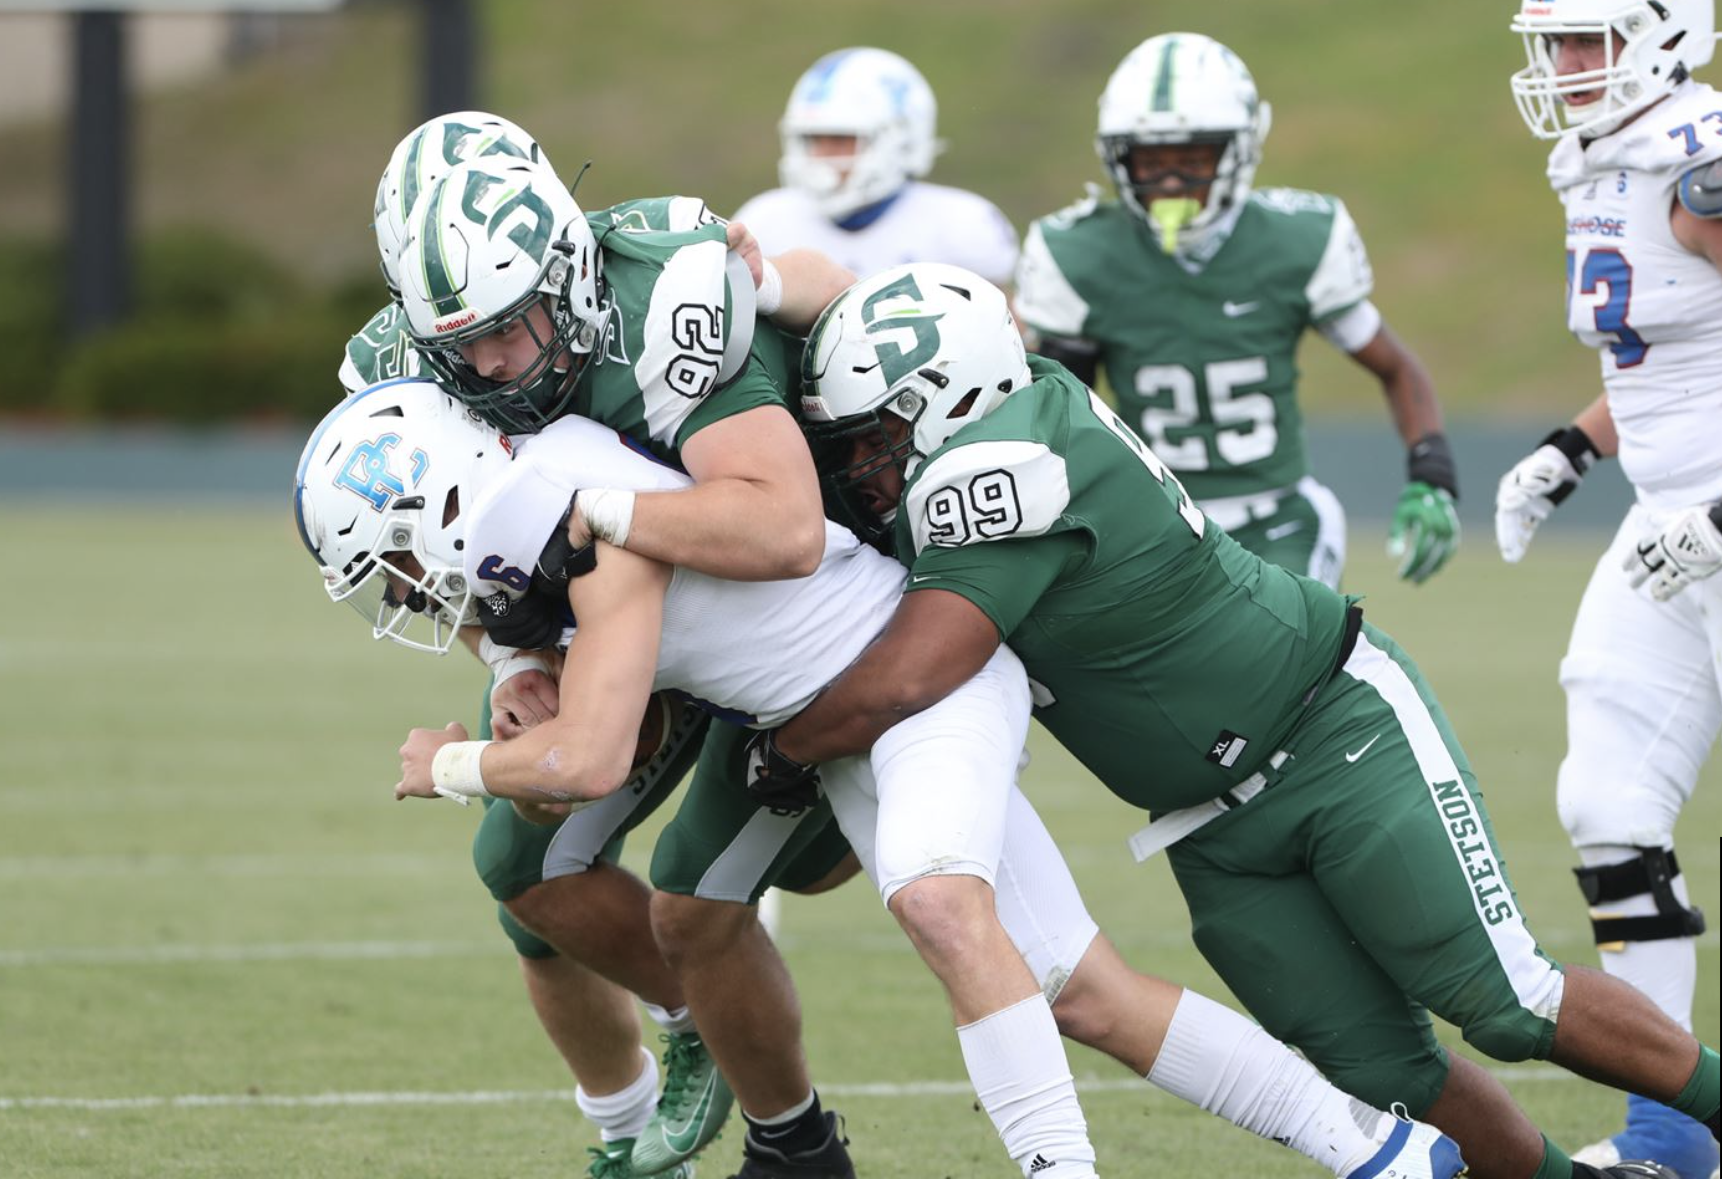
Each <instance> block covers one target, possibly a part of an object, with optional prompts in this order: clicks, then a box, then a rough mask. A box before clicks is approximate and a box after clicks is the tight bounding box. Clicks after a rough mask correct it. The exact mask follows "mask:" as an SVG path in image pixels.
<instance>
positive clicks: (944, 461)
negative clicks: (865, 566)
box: [903, 439, 1088, 636]
mask: <svg viewBox="0 0 1722 1180" xmlns="http://www.w3.org/2000/svg"><path fill="white" fill-rule="evenodd" d="M1069 506H1070V482H1069V478H1068V473H1067V471H1066V469H1065V462H1064V459H1063V457H1062V456H1060V455H1058V454H1057V453H1055V452H1054V451H1053V450H1052V449H1051V448H1049V447H1048V446H1047V445H1046V444H1044V443H1041V442H1036V441H1031V440H1028V439H982V440H979V441H976V442H972V443H967V444H964V445H961V446H958V447H954V448H952V449H950V450H948V451H944V452H942V453H940V454H937V455H935V456H934V457H933V459H932V461H931V462H929V463H928V464H927V465H926V466H925V467H923V468H922V469H921V470H920V471H918V472H916V473H915V478H914V480H913V481H912V483H911V485H910V487H909V489H908V494H907V496H906V497H905V498H904V502H903V511H904V513H905V514H906V524H907V529H908V533H909V536H908V538H907V539H908V540H909V542H910V544H911V545H912V547H913V551H914V553H915V560H914V564H913V565H912V566H911V569H910V575H909V581H908V584H907V585H906V586H905V587H904V590H905V592H912V591H915V590H924V589H929V588H937V589H942V590H950V591H952V592H953V593H956V594H961V595H962V596H963V597H964V598H967V599H968V600H969V601H971V602H973V603H974V604H975V605H976V606H978V607H980V609H981V610H983V611H985V612H986V614H987V616H988V617H989V618H991V619H992V620H993V623H994V625H995V626H997V627H998V628H999V634H1000V635H1001V636H1004V635H1008V634H1010V632H1011V631H1013V630H1015V628H1016V626H1017V624H1019V623H1020V622H1021V621H1022V620H1023V618H1024V617H1026V616H1027V614H1028V612H1029V611H1030V610H1031V609H1032V608H1033V607H1034V604H1035V603H1036V602H1037V601H1038V600H1039V599H1040V597H1041V595H1042V594H1043V593H1044V592H1045V590H1046V588H1047V587H1048V586H1049V585H1051V584H1052V582H1053V581H1054V580H1055V579H1056V578H1057V577H1058V576H1059V575H1060V574H1061V573H1063V572H1064V571H1065V570H1066V569H1068V568H1070V566H1071V563H1072V562H1073V561H1080V560H1081V559H1082V558H1083V556H1084V555H1085V554H1086V553H1087V552H1088V543H1087V538H1086V537H1085V536H1084V535H1083V534H1081V533H1080V532H1077V531H1073V530H1072V528H1071V527H1070V525H1071V522H1070V521H1069V519H1068V518H1067V517H1066V515H1065V510H1066V509H1067V508H1068V507H1069Z"/></svg>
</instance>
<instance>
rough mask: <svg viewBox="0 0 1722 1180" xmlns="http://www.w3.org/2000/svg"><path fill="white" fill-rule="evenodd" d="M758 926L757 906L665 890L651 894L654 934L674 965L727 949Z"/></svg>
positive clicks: (659, 948) (660, 950) (665, 956)
mask: <svg viewBox="0 0 1722 1180" xmlns="http://www.w3.org/2000/svg"><path fill="white" fill-rule="evenodd" d="M758 926H759V910H758V909H757V908H756V907H754V906H750V905H742V904H740V903H739V902H733V901H714V900H712V899H711V898H706V897H695V896H693V895H692V894H686V893H665V892H663V891H662V890H658V891H655V892H654V893H653V894H652V937H653V938H654V939H655V940H656V941H657V944H658V950H659V952H660V953H661V954H662V955H663V956H664V958H665V959H666V960H667V961H668V962H669V963H670V965H671V966H675V965H677V964H679V963H682V962H685V961H687V960H689V959H695V958H700V957H702V956H709V955H711V954H713V953H716V952H721V951H723V950H726V949H727V948H729V947H732V946H734V945H735V944H736V943H737V941H738V940H739V939H740V938H742V937H743V936H744V935H745V934H746V933H747V932H748V930H749V928H750V927H753V928H757V927H758Z"/></svg>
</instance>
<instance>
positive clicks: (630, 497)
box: [574, 488, 634, 549]
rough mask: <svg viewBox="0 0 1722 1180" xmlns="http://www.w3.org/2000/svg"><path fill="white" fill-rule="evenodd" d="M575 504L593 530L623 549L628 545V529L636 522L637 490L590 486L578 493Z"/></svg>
mask: <svg viewBox="0 0 1722 1180" xmlns="http://www.w3.org/2000/svg"><path fill="white" fill-rule="evenodd" d="M574 506H575V507H576V508H577V509H579V512H580V516H581V517H582V518H583V519H584V520H585V521H586V527H587V528H588V529H590V530H592V535H593V536H594V537H600V538H602V539H603V540H606V541H608V542H610V544H612V545H614V546H616V547H617V548H619V549H626V548H627V547H628V530H629V529H630V528H632V527H633V525H634V493H633V492H628V491H623V490H622V489H621V488H586V489H583V490H582V491H580V492H577V493H576V494H575V496H574Z"/></svg>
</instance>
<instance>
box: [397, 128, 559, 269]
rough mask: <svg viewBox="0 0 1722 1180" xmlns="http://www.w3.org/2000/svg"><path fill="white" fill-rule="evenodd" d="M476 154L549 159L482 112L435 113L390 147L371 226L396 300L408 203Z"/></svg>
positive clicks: (520, 133)
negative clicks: (392, 150) (397, 270)
mask: <svg viewBox="0 0 1722 1180" xmlns="http://www.w3.org/2000/svg"><path fill="white" fill-rule="evenodd" d="M481 156H512V157H514V158H515V159H519V160H530V161H531V162H533V163H535V164H547V163H548V162H549V161H547V160H546V159H545V158H544V152H543V149H541V148H540V147H539V146H538V141H537V140H535V139H533V138H532V137H531V136H530V135H528V134H526V132H524V131H522V130H521V129H520V128H519V127H517V126H516V125H515V124H513V123H510V122H509V121H508V120H507V119H504V118H503V117H502V116H500V115H492V114H488V113H486V112H484V111H456V112H455V113H454V114H452V115H438V116H437V117H436V118H434V119H431V120H429V121H427V122H424V123H421V124H419V125H418V126H417V127H415V128H414V129H413V130H412V131H410V132H408V134H407V137H406V138H405V139H403V140H401V142H400V143H398V144H397V145H395V150H394V154H393V155H391V156H390V157H389V166H388V167H387V168H385V169H383V178H382V179H381V180H380V181H378V182H377V202H376V207H375V208H374V209H373V210H372V217H371V224H372V226H373V228H375V230H376V231H377V252H378V253H379V254H380V255H382V264H383V282H385V283H387V284H388V286H389V294H390V295H393V296H394V297H395V298H396V299H399V298H400V296H401V282H400V277H399V276H398V275H397V274H396V272H395V260H396V258H397V256H398V254H399V252H400V248H401V239H402V238H404V237H406V234H407V215H408V214H409V213H411V212H412V208H413V202H414V201H416V200H418V198H419V194H420V193H422V192H424V191H425V190H426V189H428V188H430V186H431V185H433V184H435V183H436V182H437V180H439V179H440V178H441V177H442V176H443V175H445V174H446V173H447V172H448V170H449V169H450V168H453V167H454V166H455V165H456V164H459V163H461V162H463V161H465V160H475V159H478V158H479V157H481Z"/></svg>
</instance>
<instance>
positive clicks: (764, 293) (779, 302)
mask: <svg viewBox="0 0 1722 1180" xmlns="http://www.w3.org/2000/svg"><path fill="white" fill-rule="evenodd" d="M782 307H783V275H781V274H779V273H778V270H777V267H775V266H773V265H772V264H771V259H769V258H767V259H765V261H764V264H763V266H762V267H761V271H760V276H759V294H758V295H756V296H754V310H755V311H756V312H758V313H759V314H760V315H763V316H773V315H776V314H777V313H778V312H779V311H780V310H781V309H782Z"/></svg>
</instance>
